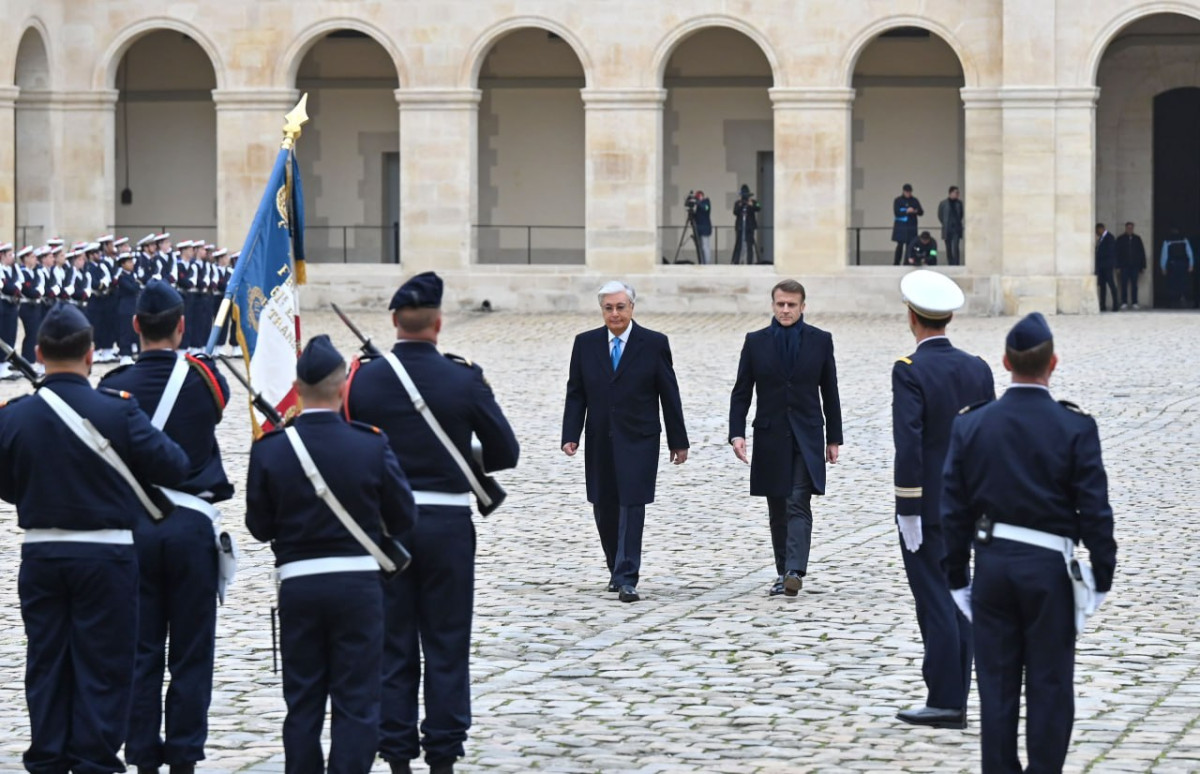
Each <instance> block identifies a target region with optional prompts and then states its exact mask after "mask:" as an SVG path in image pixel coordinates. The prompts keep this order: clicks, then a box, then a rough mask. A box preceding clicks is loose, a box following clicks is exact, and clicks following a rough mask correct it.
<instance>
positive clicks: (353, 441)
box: [246, 411, 417, 566]
mask: <svg viewBox="0 0 1200 774" xmlns="http://www.w3.org/2000/svg"><path fill="white" fill-rule="evenodd" d="M292 426H293V427H295V428H296V431H297V432H298V433H299V434H300V439H301V440H302V441H304V446H305V447H306V448H307V449H308V453H309V455H310V456H311V457H312V458H313V462H314V463H315V464H316V466H317V470H319V471H321V476H322V477H323V478H324V479H325V483H326V484H327V485H328V486H329V489H330V491H332V492H333V493H334V494H335V495H337V499H338V501H339V502H340V503H341V504H342V507H344V508H345V509H346V511H347V512H349V514H350V515H351V516H353V517H354V520H355V521H357V522H358V523H359V524H360V525H361V526H362V528H363V531H364V532H366V533H367V535H369V536H370V538H371V539H372V540H374V541H375V542H376V543H378V542H379V541H380V539H381V535H382V533H383V529H382V526H381V523H382V525H385V526H386V527H387V532H388V534H389V535H399V534H401V533H402V532H405V531H407V530H409V529H411V528H412V526H413V524H414V523H415V522H416V513H417V512H416V506H415V505H414V504H413V496H412V490H411V489H409V487H408V481H407V480H405V478H404V473H403V472H402V471H401V470H400V465H399V464H398V463H397V462H396V456H395V455H394V454H392V450H391V447H390V446H389V445H388V439H387V436H385V435H383V433H381V432H380V431H379V429H378V428H375V427H372V426H370V425H364V424H361V423H359V422H346V421H344V420H343V419H342V418H341V417H340V416H338V415H337V414H336V413H334V412H332V411H318V412H311V413H304V414H301V415H300V416H298V417H296V419H295V421H293V422H292ZM246 527H247V529H249V530H250V534H251V535H253V536H254V537H255V538H257V539H258V540H263V541H266V540H270V541H271V548H272V550H274V552H275V564H276V566H279V565H281V564H287V563H288V562H295V561H299V560H301V559H318V558H321V557H327V556H361V555H363V554H365V553H366V551H365V550H364V549H363V547H362V546H361V545H359V542H358V541H357V540H355V539H354V536H353V535H351V534H350V532H349V531H348V530H347V529H346V528H345V527H344V526H342V522H341V521H339V520H338V517H337V516H336V515H334V513H333V511H331V510H330V509H329V506H327V505H326V504H325V501H324V500H321V499H320V498H319V497H317V495H316V494H315V492H314V490H313V487H312V484H311V483H309V481H308V479H307V477H306V476H305V475H304V470H303V468H301V467H300V459H299V458H298V457H297V456H296V452H295V451H294V450H293V449H292V444H291V442H290V441H289V440H288V439H287V437H286V436H285V435H284V433H283V430H275V431H272V432H270V433H267V434H266V435H264V436H263V437H262V438H260V439H258V440H257V441H255V443H254V446H253V447H251V449H250V470H249V472H248V473H247V474H246Z"/></svg>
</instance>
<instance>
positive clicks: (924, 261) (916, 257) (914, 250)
mask: <svg viewBox="0 0 1200 774" xmlns="http://www.w3.org/2000/svg"><path fill="white" fill-rule="evenodd" d="M905 263H906V264H907V265H909V266H937V240H936V239H934V238H933V236H932V235H930V233H929V232H928V231H922V232H921V236H919V237H917V238H916V239H914V240H913V241H911V242H909V243H908V259H907V260H906V261H905Z"/></svg>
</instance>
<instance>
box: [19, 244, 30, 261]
mask: <svg viewBox="0 0 1200 774" xmlns="http://www.w3.org/2000/svg"><path fill="white" fill-rule="evenodd" d="M32 252H33V246H32V245H25V246H24V247H22V248H21V249H20V250H18V251H17V257H18V258H24V257H25V256H27V255H29V254H30V253H32Z"/></svg>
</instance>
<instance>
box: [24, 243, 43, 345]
mask: <svg viewBox="0 0 1200 774" xmlns="http://www.w3.org/2000/svg"><path fill="white" fill-rule="evenodd" d="M38 257H39V255H38V251H37V250H35V249H34V248H33V247H23V248H21V252H19V253H17V258H18V259H19V260H20V261H21V262H22V265H21V269H20V271H21V304H20V306H19V307H18V308H17V315H18V317H19V318H20V320H21V328H22V329H23V331H24V337H23V338H22V339H21V357H23V358H25V359H26V360H28V361H29V362H31V363H32V362H33V361H34V360H36V359H37V335H38V328H39V327H40V326H41V324H42V294H43V293H45V292H46V277H45V275H43V274H42V272H41V269H40V267H39V266H38Z"/></svg>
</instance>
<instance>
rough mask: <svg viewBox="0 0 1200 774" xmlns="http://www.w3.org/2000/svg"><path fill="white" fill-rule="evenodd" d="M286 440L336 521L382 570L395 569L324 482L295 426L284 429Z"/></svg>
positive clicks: (393, 570) (393, 564) (394, 564)
mask: <svg viewBox="0 0 1200 774" xmlns="http://www.w3.org/2000/svg"><path fill="white" fill-rule="evenodd" d="M284 435H286V436H287V439H288V442H289V443H291V444H292V451H294V452H296V457H298V458H299V459H300V467H301V468H303V469H304V475H305V476H308V480H309V481H310V482H311V483H312V485H313V489H315V490H317V497H320V498H321V499H322V500H324V501H325V504H326V505H327V506H329V510H331V511H333V515H334V516H337V517H338V521H340V522H341V523H342V526H343V527H345V528H346V529H347V531H349V532H350V534H351V535H353V536H354V539H355V540H357V541H358V543H359V545H361V546H362V547H363V548H365V549H366V551H367V553H369V554H370V555H371V556H372V557H374V558H375V561H377V562H379V567H380V569H382V570H383V571H384V572H387V573H392V572H395V571H396V563H395V562H393V561H392V560H391V559H389V558H388V556H387V554H385V553H384V552H383V549H382V548H380V547H379V546H377V545H375V541H374V540H371V538H370V536H369V535H367V533H366V532H364V531H363V528H362V526H361V525H359V523H358V522H357V521H355V520H354V517H353V516H351V515H350V513H349V512H348V511H347V510H346V508H345V507H344V506H343V505H342V503H341V501H340V500H338V499H337V495H335V494H334V493H333V490H331V489H330V488H329V485H328V484H326V483H325V477H324V476H322V475H321V471H320V470H318V469H317V463H315V462H313V458H312V455H310V454H309V453H308V447H306V446H305V445H304V441H303V440H301V438H300V434H299V433H298V432H296V428H294V427H289V428H288V429H287V430H285V431H284Z"/></svg>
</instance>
